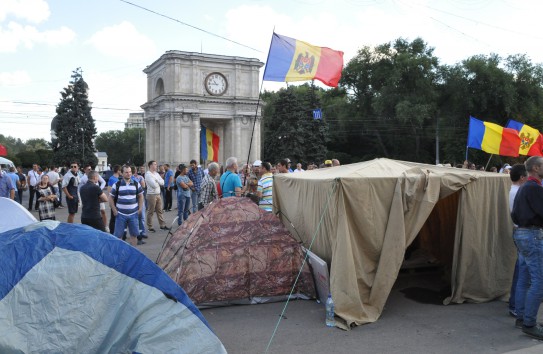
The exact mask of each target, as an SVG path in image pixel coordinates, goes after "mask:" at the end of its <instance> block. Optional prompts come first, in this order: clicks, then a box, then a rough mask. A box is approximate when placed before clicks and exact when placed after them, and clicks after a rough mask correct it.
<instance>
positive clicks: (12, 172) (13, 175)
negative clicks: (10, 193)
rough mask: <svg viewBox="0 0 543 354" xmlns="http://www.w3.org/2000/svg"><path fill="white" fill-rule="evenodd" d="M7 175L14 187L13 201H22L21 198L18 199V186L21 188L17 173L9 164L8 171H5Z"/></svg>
mask: <svg viewBox="0 0 543 354" xmlns="http://www.w3.org/2000/svg"><path fill="white" fill-rule="evenodd" d="M7 175H8V177H9V178H11V185H12V186H13V188H14V189H15V197H16V198H15V201H16V202H19V204H21V203H22V200H19V192H18V191H19V188H21V182H19V175H18V174H17V170H16V169H15V167H13V166H11V167H10V168H9V172H8V173H7Z"/></svg>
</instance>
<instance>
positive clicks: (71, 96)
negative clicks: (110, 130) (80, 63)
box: [51, 68, 98, 166]
mask: <svg viewBox="0 0 543 354" xmlns="http://www.w3.org/2000/svg"><path fill="white" fill-rule="evenodd" d="M87 91H88V85H87V83H86V82H85V81H84V80H83V77H82V74H81V69H80V68H78V69H77V70H75V71H74V72H73V73H72V79H71V81H70V84H69V85H68V87H65V88H64V91H62V92H61V93H60V94H61V97H62V98H61V100H60V103H59V104H58V106H57V116H56V117H55V118H54V124H53V125H54V127H53V128H54V131H55V137H54V138H53V139H52V140H51V146H52V147H53V151H54V153H55V154H54V159H55V161H54V162H55V163H56V164H59V165H68V164H69V163H70V162H71V161H74V160H77V161H79V162H80V163H82V164H85V163H90V164H91V165H93V166H94V165H96V163H97V162H98V159H97V158H96V156H95V155H94V151H95V149H94V142H93V139H94V138H95V137H96V127H95V124H94V119H93V118H92V115H91V106H90V103H89V99H88V95H87Z"/></svg>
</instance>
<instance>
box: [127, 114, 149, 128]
mask: <svg viewBox="0 0 543 354" xmlns="http://www.w3.org/2000/svg"><path fill="white" fill-rule="evenodd" d="M143 117H144V113H143V112H141V113H129V114H128V119H127V120H126V123H124V127H125V128H127V129H129V128H143V129H145V122H144V121H143Z"/></svg>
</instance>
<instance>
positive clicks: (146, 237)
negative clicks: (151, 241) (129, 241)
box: [140, 235, 149, 238]
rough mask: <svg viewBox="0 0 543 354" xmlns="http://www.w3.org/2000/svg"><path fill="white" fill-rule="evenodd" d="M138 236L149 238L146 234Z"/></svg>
mask: <svg viewBox="0 0 543 354" xmlns="http://www.w3.org/2000/svg"><path fill="white" fill-rule="evenodd" d="M140 236H141V238H149V236H147V235H140Z"/></svg>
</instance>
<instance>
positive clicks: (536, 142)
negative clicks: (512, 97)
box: [505, 119, 543, 156]
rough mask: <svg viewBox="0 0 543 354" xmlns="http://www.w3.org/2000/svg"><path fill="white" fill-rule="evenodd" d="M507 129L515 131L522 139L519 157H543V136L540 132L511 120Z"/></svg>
mask: <svg viewBox="0 0 543 354" xmlns="http://www.w3.org/2000/svg"><path fill="white" fill-rule="evenodd" d="M505 127H506V128H511V129H515V130H516V131H517V132H518V135H519V137H520V149H519V151H518V153H519V155H528V156H543V153H542V150H543V136H541V134H540V133H539V130H537V129H535V128H532V127H530V126H529V125H526V124H524V123H521V122H517V121H516V120H512V119H510V120H509V122H507V125H506V126H505Z"/></svg>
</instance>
